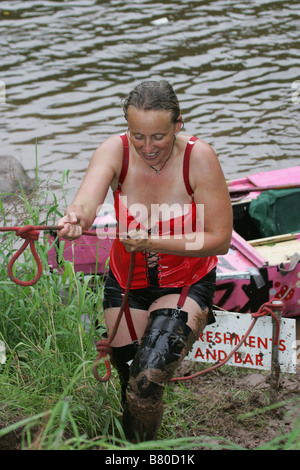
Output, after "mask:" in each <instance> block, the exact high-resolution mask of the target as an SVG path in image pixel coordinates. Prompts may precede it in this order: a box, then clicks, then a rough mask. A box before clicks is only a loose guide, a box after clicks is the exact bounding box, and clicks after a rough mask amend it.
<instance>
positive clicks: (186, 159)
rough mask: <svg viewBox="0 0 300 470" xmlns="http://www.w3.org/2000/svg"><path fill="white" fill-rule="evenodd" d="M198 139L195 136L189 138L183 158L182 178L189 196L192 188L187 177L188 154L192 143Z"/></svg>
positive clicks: (191, 193)
mask: <svg viewBox="0 0 300 470" xmlns="http://www.w3.org/2000/svg"><path fill="white" fill-rule="evenodd" d="M196 140H198V138H197V137H191V138H190V140H189V141H188V143H187V145H186V148H185V152H184V158H183V180H184V184H185V187H186V190H187V192H188V194H189V195H190V196H193V193H194V192H193V190H192V188H191V185H190V178H189V170H190V155H191V151H192V148H193V146H194V143H195V142H196Z"/></svg>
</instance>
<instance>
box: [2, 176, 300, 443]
mask: <svg viewBox="0 0 300 470" xmlns="http://www.w3.org/2000/svg"><path fill="white" fill-rule="evenodd" d="M66 178H67V173H66V172H65V173H64V174H63V178H62V187H63V185H64V184H65V182H66ZM36 180H37V181H38V178H36ZM32 196H33V199H28V198H27V196H25V194H24V193H23V192H22V190H21V194H19V195H18V196H17V198H18V204H19V205H20V204H21V203H22V204H23V215H24V217H23V224H22V225H26V224H29V223H30V224H33V225H38V224H41V225H42V224H53V223H55V221H57V220H58V218H59V217H60V216H61V212H60V210H62V208H61V207H60V208H59V207H58V204H59V203H58V201H57V199H56V197H55V195H53V194H52V193H51V192H50V191H48V190H47V191H43V192H42V194H41V195H39V189H38V183H37V187H36V192H35V194H33V195H32ZM0 210H1V213H2V221H0V224H1V225H4V224H5V223H6V213H5V207H4V204H3V202H2V200H1V199H0ZM0 239H1V244H0V260H1V266H0V305H1V314H0V340H1V341H3V342H4V344H5V346H6V362H5V363H4V364H0V449H1V448H3V447H1V446H4V447H5V446H6V448H13V447H14V446H15V447H17V448H21V449H27V448H30V449H39V450H71V449H72V450H88V449H108V450H116V449H126V450H144V449H147V450H150V449H151V450H172V449H175V450H181V449H197V448H205V449H220V448H222V449H225V448H228V449H240V448H241V447H240V446H238V445H236V444H234V443H232V442H230V440H228V439H226V436H222V435H221V437H220V432H221V431H220V430H217V428H216V431H218V432H217V435H216V437H209V438H208V437H207V436H206V435H205V434H206V433H205V432H201V433H199V432H198V429H200V430H201V429H203V426H202V427H201V425H200V426H199V421H198V422H197V419H196V418H197V417H196V415H195V413H194V410H195V409H198V408H199V406H203V408H204V413H207V416H210V415H209V413H212V409H209V400H207V404H205V402H201V403H200V402H199V400H200V398H201V394H199V393H194V392H193V391H191V390H189V389H188V388H186V387H185V386H184V385H181V386H176V387H175V386H173V385H168V386H167V389H166V393H165V399H164V400H165V413H164V419H163V423H162V426H161V430H160V434H159V439H158V440H157V441H155V442H146V443H139V444H134V445H133V444H130V443H128V442H126V440H125V438H124V434H123V431H122V428H121V425H120V418H121V411H120V410H121V404H120V390H119V382H118V379H117V375H116V372H115V370H114V369H112V378H111V380H109V381H108V382H106V383H98V382H97V381H96V380H95V378H94V376H93V373H92V366H93V364H94V361H95V359H96V357H97V352H96V350H95V344H94V342H95V339H99V338H100V336H101V334H102V333H103V331H104V330H105V327H104V324H103V311H102V294H103V278H102V277H101V276H100V277H99V276H90V277H83V275H82V273H75V272H74V266H73V264H72V263H71V262H67V261H64V260H63V257H62V256H61V258H62V263H63V268H64V273H63V275H61V274H60V273H58V272H57V271H54V272H50V270H49V266H48V259H47V255H48V251H49V249H50V247H51V243H52V242H50V241H49V239H48V238H47V237H43V236H41V237H40V240H39V243H37V244H36V245H37V249H38V253H39V256H40V258H41V260H42V264H43V268H44V271H43V275H42V277H41V279H40V280H39V282H38V283H37V284H35V285H33V286H31V287H20V286H18V285H16V284H14V283H13V282H12V281H10V280H9V279H8V277H7V263H8V261H9V259H10V257H11V256H12V254H13V253H14V251H15V249H16V248H15V243H16V237H15V235H14V233H9V234H5V235H1V234H0ZM60 249H61V250H62V245H61V248H60ZM60 255H61V253H60ZM15 270H16V273H17V275H18V277H19V278H22V279H24V280H25V279H30V278H31V277H32V276H33V273H34V271H35V264H34V261H33V258H32V255H31V253H30V251H29V250H27V251H26V252H25V253H24V256H23V258H22V259H21V260H19V261H18V262H17V263H16V266H15ZM87 317H88V318H89V319H90V326H89V328H87V325H86V323H85V319H86V318H87ZM96 321H98V322H99V326H98V327H97V328H96V327H95V325H96ZM101 373H103V375H105V373H106V369H105V366H104V364H101V365H100V367H99V374H101ZM268 411H269V410H268V408H267V407H266V409H265V410H264V409H263V408H262V409H260V411H259V412H260V413H262V414H263V413H264V412H266V413H267V412H268ZM251 413H252V414H251V416H250V417H252V416H253V413H255V412H251ZM240 421H242V418H241V419H240ZM212 435H213V434H212V433H211V432H210V436H212ZM299 436H300V423H299V419H298V420H296V423H295V427H294V428H293V430H292V431H291V432H290V433H288V434H285V435H281V434H280V433H279V434H278V436H277V437H276V439H274V440H272V441H271V442H269V443H267V444H266V445H265V448H267V449H271V450H274V449H279V448H284V449H287V450H294V449H297V450H299V449H300V437H299Z"/></svg>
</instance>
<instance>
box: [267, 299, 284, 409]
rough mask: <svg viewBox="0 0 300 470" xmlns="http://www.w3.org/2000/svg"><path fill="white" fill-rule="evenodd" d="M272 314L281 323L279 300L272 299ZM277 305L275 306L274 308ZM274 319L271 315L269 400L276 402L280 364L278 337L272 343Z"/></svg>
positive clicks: (274, 332)
mask: <svg viewBox="0 0 300 470" xmlns="http://www.w3.org/2000/svg"><path fill="white" fill-rule="evenodd" d="M272 305H273V306H274V307H273V312H274V315H275V316H276V317H277V318H278V320H279V323H281V316H282V309H280V308H278V307H279V306H282V302H281V300H273V301H272ZM276 307H277V308H276ZM276 328H277V325H276V321H275V320H274V318H273V317H272V356H271V376H270V402H271V403H276V402H277V396H278V389H279V377H280V365H279V359H278V353H279V337H278V342H277V344H274V339H275V336H276Z"/></svg>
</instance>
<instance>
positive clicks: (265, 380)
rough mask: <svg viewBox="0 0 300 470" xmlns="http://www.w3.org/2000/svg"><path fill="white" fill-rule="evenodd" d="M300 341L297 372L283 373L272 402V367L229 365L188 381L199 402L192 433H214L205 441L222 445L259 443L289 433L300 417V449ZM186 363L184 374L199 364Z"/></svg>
mask: <svg viewBox="0 0 300 470" xmlns="http://www.w3.org/2000/svg"><path fill="white" fill-rule="evenodd" d="M296 339H297V341H298V342H299V343H298V344H299V346H300V318H298V319H297V322H296ZM299 346H298V349H297V353H298V355H297V357H298V365H297V368H296V374H286V373H281V374H280V377H279V389H278V390H277V391H276V394H277V397H276V401H275V403H274V404H273V405H271V406H270V372H269V371H258V370H254V369H242V368H235V369H234V368H226V367H223V368H220V369H217V370H215V371H213V372H209V373H208V374H206V375H203V376H200V377H197V378H196V379H195V380H191V381H186V382H184V385H185V387H186V388H187V389H188V390H189V391H190V393H191V394H192V398H193V399H195V403H196V406H194V408H193V413H192V416H191V417H189V416H188V415H187V416H186V419H187V427H188V428H189V431H190V434H189V435H191V434H192V435H195V436H201V435H203V436H211V437H213V438H214V439H211V442H209V439H208V440H206V441H205V442H206V443H207V444H208V445H209V443H211V444H212V445H214V446H215V445H216V443H218V444H219V448H220V449H224V448H226V444H228V443H227V442H226V440H228V441H230V443H234V444H235V445H237V446H241V447H243V448H245V449H255V448H258V447H260V446H264V445H265V444H266V443H269V442H271V441H272V440H273V439H275V438H277V437H278V436H284V435H286V434H288V433H289V432H290V431H291V430H293V429H295V422H296V420H297V419H298V424H297V426H298V427H297V429H298V437H297V442H298V446H299V447H298V448H299V449H300V425H299V417H300V349H299ZM181 367H182V370H181V372H182V374H181V375H190V374H193V373H194V372H195V367H196V366H195V363H194V364H193V363H186V361H184V362H183V364H182V366H181ZM282 402H284V403H283V404H282ZM178 432H179V434H180V430H179V429H178ZM185 435H187V434H185ZM218 436H220V438H218ZM282 442H284V439H283V441H282ZM224 444H225V446H224ZM278 446H279V447H280V443H278ZM200 448H201V447H200ZM202 448H208V447H207V446H204V447H202Z"/></svg>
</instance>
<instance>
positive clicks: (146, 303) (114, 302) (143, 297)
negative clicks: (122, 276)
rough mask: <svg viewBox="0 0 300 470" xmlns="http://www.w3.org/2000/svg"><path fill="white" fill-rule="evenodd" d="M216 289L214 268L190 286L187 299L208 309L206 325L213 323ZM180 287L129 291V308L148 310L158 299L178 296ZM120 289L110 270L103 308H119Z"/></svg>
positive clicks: (120, 300)
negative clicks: (172, 295)
mask: <svg viewBox="0 0 300 470" xmlns="http://www.w3.org/2000/svg"><path fill="white" fill-rule="evenodd" d="M215 287H216V268H214V269H212V270H211V271H210V272H209V273H208V274H206V276H204V277H203V278H202V279H200V280H199V281H197V282H195V284H192V285H191V287H190V290H189V292H188V297H190V298H191V299H193V300H195V302H197V304H198V305H199V307H200V308H201V309H202V310H204V309H205V308H207V307H208V309H209V317H208V324H210V323H213V322H214V321H215V319H214V316H213V313H212V306H213V297H214V293H215ZM181 290H182V288H181V287H145V288H143V289H131V290H130V292H129V295H128V303H129V307H131V308H137V309H140V310H148V309H149V307H150V305H151V304H152V303H153V302H154V301H155V300H157V299H159V298H160V297H163V296H164V295H168V294H180V293H181ZM122 292H123V291H122V288H121V286H120V285H119V283H118V281H117V279H116V278H115V276H114V274H113V273H112V271H111V270H109V272H108V276H107V280H106V283H105V288H104V297H103V308H104V310H106V309H107V308H111V307H121V304H122Z"/></svg>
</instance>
